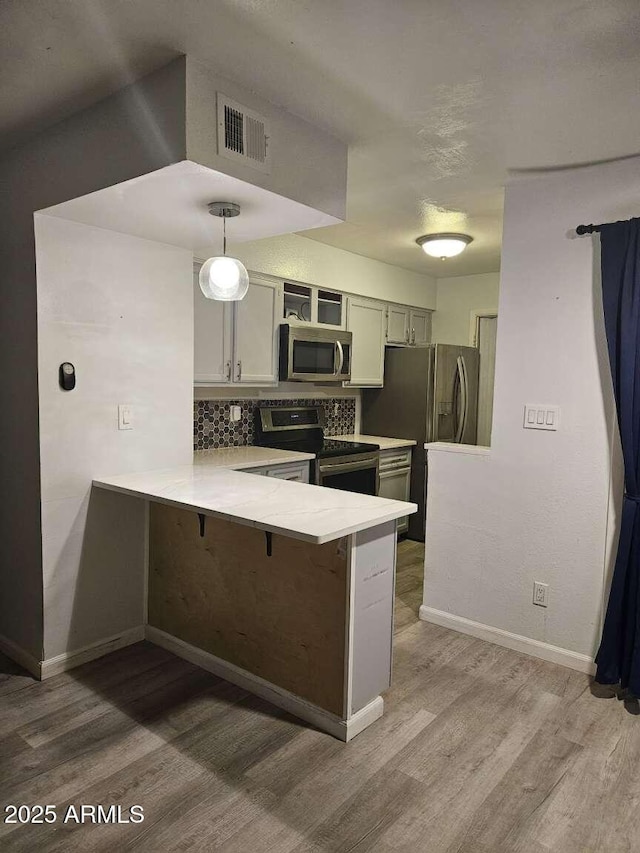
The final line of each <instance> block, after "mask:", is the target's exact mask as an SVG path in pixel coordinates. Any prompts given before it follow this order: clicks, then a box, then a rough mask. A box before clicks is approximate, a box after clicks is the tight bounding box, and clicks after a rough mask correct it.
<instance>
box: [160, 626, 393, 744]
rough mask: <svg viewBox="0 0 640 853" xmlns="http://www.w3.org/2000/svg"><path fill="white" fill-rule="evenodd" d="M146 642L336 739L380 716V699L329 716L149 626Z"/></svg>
mask: <svg viewBox="0 0 640 853" xmlns="http://www.w3.org/2000/svg"><path fill="white" fill-rule="evenodd" d="M145 639H147V640H149V641H150V642H151V643H155V644H156V645H157V646H161V647H162V648H163V649H167V651H169V652H172V653H173V654H174V655H177V656H178V657H180V658H183V659H184V660H188V661H189V662H190V663H194V664H195V665H196V666H199V667H201V669H206V670H207V672H212V673H213V674H214V675H218V676H219V677H220V678H224V679H225V681H230V682H231V683H232V684H236V685H237V686H238V687H242V688H243V689H244V690H247V691H248V692H249V693H253V694H255V695H256V696H260V697H261V698H262V699H266V700H267V702H271V704H272V705H275V706H276V707H278V708H282V709H283V710H284V711H288V712H289V713H290V714H293V715H294V716H295V717H300V719H301V720H305V722H307V723H311V724H312V725H313V726H315V727H316V728H318V729H320V730H321V731H323V732H327V733H328V734H330V735H333V737H336V738H338V740H342V741H345V742H347V741H349V740H351V739H352V738H354V737H355V736H356V735H357V734H359V733H360V732H361V731H363V730H364V729H366V727H367V726H369V725H371V723H373V722H374V721H375V720H377V719H378V718H379V717H381V716H382V713H383V710H384V702H383V699H382V697H381V696H376V698H375V699H374V700H373V701H372V702H369V704H368V705H366V706H365V707H364V708H362V709H361V710H360V711H358V712H357V713H355V714H354V715H353V716H352V717H350V719H348V720H342V719H341V718H340V717H338V716H337V715H336V714H331V713H330V712H329V711H325V710H324V709H323V708H319V707H318V706H317V705H314V704H313V703H311V702H307V701H306V700H305V699H301V698H300V697H299V696H295V695H294V694H293V693H290V692H289V691H288V690H284V689H283V688H282V687H278V685H277V684H272V683H271V682H270V681H266V680H265V679H264V678H260V676H259V675H254V674H253V673H251V672H248V671H247V670H246V669H241V668H240V667H239V666H235V664H232V663H229V662H228V661H226V660H223V659H222V658H219V657H216V655H212V654H211V653H210V652H205V651H203V650H202V649H199V648H197V646H192V645H191V644H190V643H185V641H184V640H180V639H178V637H174V636H173V635H171V634H167V633H166V632H165V631H162V630H160V629H159V628H154V627H153V626H152V625H146V626H145Z"/></svg>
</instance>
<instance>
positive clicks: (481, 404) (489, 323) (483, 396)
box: [474, 314, 498, 447]
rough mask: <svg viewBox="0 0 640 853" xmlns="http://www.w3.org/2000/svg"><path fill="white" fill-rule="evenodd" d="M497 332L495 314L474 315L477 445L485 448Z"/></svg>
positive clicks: (486, 444)
mask: <svg viewBox="0 0 640 853" xmlns="http://www.w3.org/2000/svg"><path fill="white" fill-rule="evenodd" d="M497 330H498V315H497V314H476V329H475V336H474V337H475V340H474V346H476V347H478V351H479V353H480V379H479V383H478V438H477V443H478V444H480V445H483V446H485V447H489V446H490V445H491V424H492V421H493V383H494V376H495V369H496V334H497Z"/></svg>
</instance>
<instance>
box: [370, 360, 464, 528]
mask: <svg viewBox="0 0 640 853" xmlns="http://www.w3.org/2000/svg"><path fill="white" fill-rule="evenodd" d="M479 364H480V359H479V355H478V350H477V349H474V348H473V347H459V346H455V345H453V344H430V345H429V346H426V347H399V348H392V347H387V349H386V352H385V360H384V388H376V389H375V390H374V389H371V390H367V391H363V393H362V432H363V433H365V434H367V435H385V436H390V437H392V438H413V439H415V441H416V442H417V444H416V446H415V447H414V448H413V456H412V461H411V500H412V501H414V502H415V503H417V504H418V506H419V510H418V512H417V513H414V515H410V516H409V534H408V535H409V538H410V539H418V540H422V541H424V533H425V507H426V495H427V465H426V458H427V455H426V451H425V449H424V445H425V442H429V441H450V442H457V443H459V444H475V443H476V431H477V420H478V369H479Z"/></svg>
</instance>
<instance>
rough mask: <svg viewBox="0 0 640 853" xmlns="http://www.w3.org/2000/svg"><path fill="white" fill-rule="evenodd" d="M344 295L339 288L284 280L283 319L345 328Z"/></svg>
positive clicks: (294, 322)
mask: <svg viewBox="0 0 640 853" xmlns="http://www.w3.org/2000/svg"><path fill="white" fill-rule="evenodd" d="M343 304H344V296H343V294H342V293H340V292H339V291H337V290H324V289H322V288H321V287H316V286H315V285H311V284H301V283H300V282H295V281H285V282H284V306H283V311H284V313H283V320H286V321H287V322H288V323H293V324H296V325H298V324H301V323H302V324H304V323H313V325H318V326H333V327H335V328H336V329H343V328H344V312H343Z"/></svg>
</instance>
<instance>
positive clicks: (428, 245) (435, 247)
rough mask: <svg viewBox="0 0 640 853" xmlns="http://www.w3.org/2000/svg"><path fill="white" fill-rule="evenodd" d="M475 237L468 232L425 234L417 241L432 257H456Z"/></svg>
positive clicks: (443, 258)
mask: <svg viewBox="0 0 640 853" xmlns="http://www.w3.org/2000/svg"><path fill="white" fill-rule="evenodd" d="M472 240H473V237H469V235H468V234H425V235H424V237H418V239H417V240H416V243H417V244H418V246H422V248H423V249H424V251H425V252H426V253H427V255H431V257H432V258H441V259H442V260H443V261H444V260H445V259H446V258H454V257H455V256H456V255H459V254H460V252H464V250H465V249H466V248H467V246H468V245H469V243H471V241H472Z"/></svg>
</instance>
